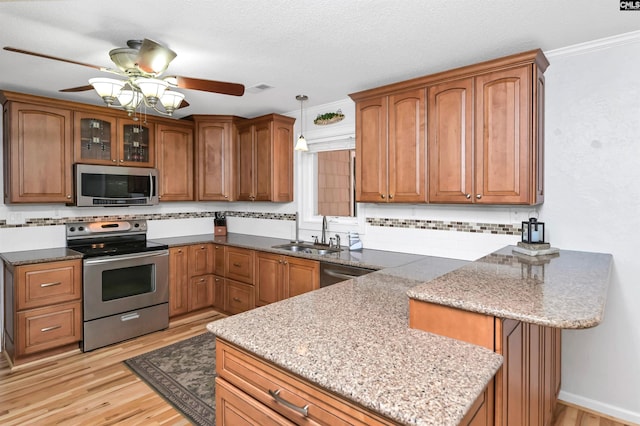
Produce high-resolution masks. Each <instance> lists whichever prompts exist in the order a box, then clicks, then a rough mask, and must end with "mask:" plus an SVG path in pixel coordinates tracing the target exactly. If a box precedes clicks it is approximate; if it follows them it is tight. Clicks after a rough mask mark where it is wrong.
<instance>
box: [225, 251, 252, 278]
mask: <svg viewBox="0 0 640 426" xmlns="http://www.w3.org/2000/svg"><path fill="white" fill-rule="evenodd" d="M255 255H256V252H255V251H253V250H248V249H242V248H237V247H227V250H226V253H225V267H226V271H225V272H226V274H225V276H226V277H227V278H231V279H234V280H236V281H242V282H243V283H247V284H251V285H253V264H254V260H255Z"/></svg>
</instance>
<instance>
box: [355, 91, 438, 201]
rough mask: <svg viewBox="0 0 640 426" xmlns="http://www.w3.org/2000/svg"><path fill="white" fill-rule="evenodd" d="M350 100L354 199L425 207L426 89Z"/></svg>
mask: <svg viewBox="0 0 640 426" xmlns="http://www.w3.org/2000/svg"><path fill="white" fill-rule="evenodd" d="M352 96H353V95H352ZM354 99H355V100H356V102H357V103H356V180H357V182H358V183H357V184H356V200H357V201H360V202H405V203H406V202H426V200H427V199H426V188H425V185H426V181H425V163H426V155H425V150H424V149H425V141H424V131H425V130H424V127H425V89H424V88H420V89H416V90H410V91H406V92H400V93H393V94H391V95H385V96H378V97H375V98H372V99H364V100H362V101H359V98H358V97H354Z"/></svg>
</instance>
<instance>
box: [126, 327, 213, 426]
mask: <svg viewBox="0 0 640 426" xmlns="http://www.w3.org/2000/svg"><path fill="white" fill-rule="evenodd" d="M215 348H216V346H215V337H214V336H213V334H211V333H204V334H202V335H200V336H196V337H192V338H190V339H187V340H183V341H181V342H178V343H174V344H172V345H169V346H165V347H164V348H160V349H156V350H155V351H151V352H148V353H146V354H142V355H138V356H136V357H134V358H130V359H128V360H126V361H124V363H125V364H126V365H127V366H128V367H129V368H131V370H133V371H134V372H135V373H136V374H137V375H138V376H140V378H142V379H143V380H144V381H145V382H147V383H148V384H149V386H151V387H152V388H153V389H154V390H155V391H156V392H158V393H159V394H160V395H162V397H163V398H164V399H166V400H167V401H169V403H171V405H173V406H174V407H175V408H176V409H177V410H178V411H180V412H181V413H182V414H183V415H184V416H185V417H187V418H188V419H189V420H190V421H191V422H193V423H194V424H196V425H203V426H204V425H214V424H215V418H216V408H215V407H216V405H215V404H216V402H215V388H214V379H215V377H216V349H215Z"/></svg>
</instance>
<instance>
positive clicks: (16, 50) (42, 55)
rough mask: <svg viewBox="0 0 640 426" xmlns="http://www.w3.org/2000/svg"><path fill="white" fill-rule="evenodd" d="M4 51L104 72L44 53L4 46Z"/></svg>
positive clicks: (94, 66)
mask: <svg viewBox="0 0 640 426" xmlns="http://www.w3.org/2000/svg"><path fill="white" fill-rule="evenodd" d="M4 50H8V51H9V52H15V53H22V54H24V55H31V56H37V57H39V58H45V59H52V60H54V61H60V62H66V63H69V64H75V65H82V66H83V67H89V68H94V69H96V70H100V71H104V68H103V67H100V66H98V65H92V64H87V63H85V62H78V61H72V60H71V59H64V58H58V57H57V56H51V55H45V54H44V53H37V52H30V51H28V50H23V49H17V48H15V47H10V46H5V47H4Z"/></svg>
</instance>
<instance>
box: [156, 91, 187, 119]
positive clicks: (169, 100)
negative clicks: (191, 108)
mask: <svg viewBox="0 0 640 426" xmlns="http://www.w3.org/2000/svg"><path fill="white" fill-rule="evenodd" d="M183 100H184V94H183V93H180V92H176V91H173V90H167V91H165V92H164V94H163V95H162V97H161V98H160V103H161V104H162V106H163V107H164V110H165V111H166V112H167V113H168V114H169V115H171V114H173V111H175V110H176V108H178V107H179V106H180V104H181V103H182V101H183Z"/></svg>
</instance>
